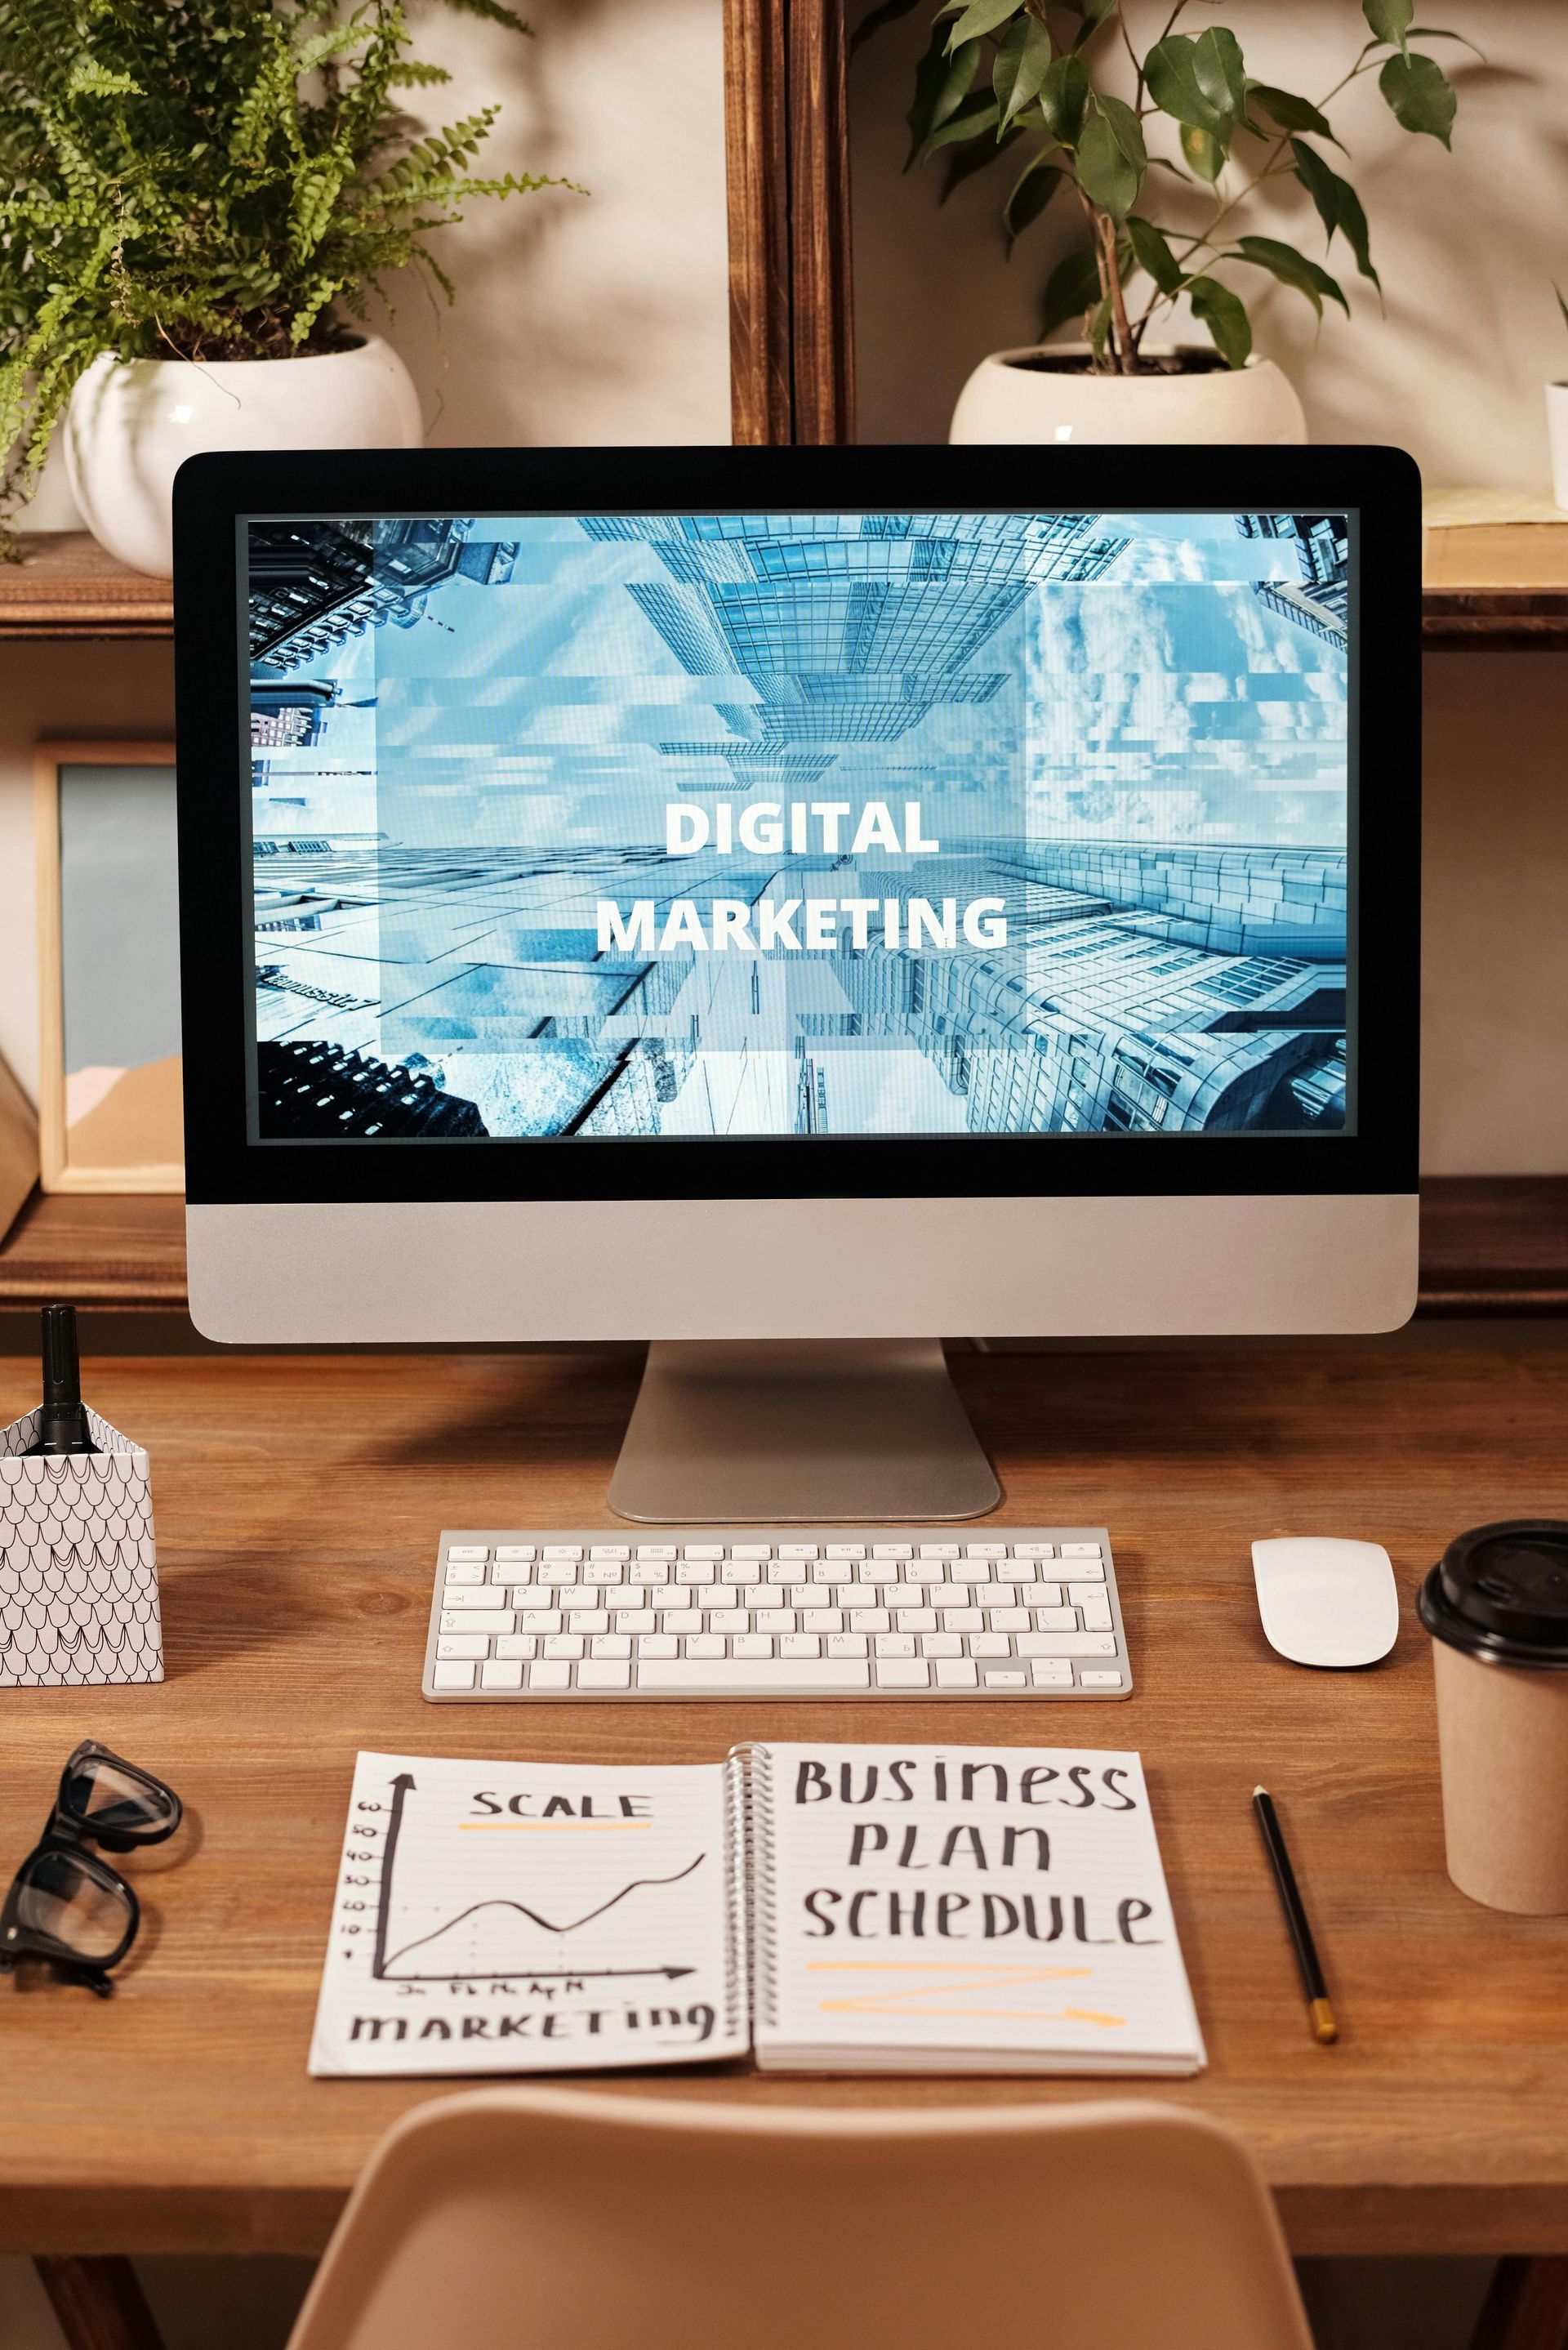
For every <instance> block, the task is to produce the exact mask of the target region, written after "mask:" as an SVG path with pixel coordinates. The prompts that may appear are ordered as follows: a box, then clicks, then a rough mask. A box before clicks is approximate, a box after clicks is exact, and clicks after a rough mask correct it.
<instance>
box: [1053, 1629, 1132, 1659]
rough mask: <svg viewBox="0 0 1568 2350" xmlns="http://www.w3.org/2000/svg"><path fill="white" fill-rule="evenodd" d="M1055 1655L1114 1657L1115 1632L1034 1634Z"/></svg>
mask: <svg viewBox="0 0 1568 2350" xmlns="http://www.w3.org/2000/svg"><path fill="white" fill-rule="evenodd" d="M1033 1637H1034V1638H1036V1639H1037V1640H1038V1641H1039V1642H1040V1645H1041V1647H1042V1648H1044V1650H1045V1651H1046V1652H1047V1653H1048V1654H1049V1655H1051V1656H1053V1657H1114V1656H1115V1655H1116V1635H1115V1634H1114V1633H1113V1632H1037V1633H1035V1634H1034V1636H1033Z"/></svg>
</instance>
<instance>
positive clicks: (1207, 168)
mask: <svg viewBox="0 0 1568 2350" xmlns="http://www.w3.org/2000/svg"><path fill="white" fill-rule="evenodd" d="M1181 151H1182V153H1183V154H1184V155H1185V156H1186V158H1187V160H1188V161H1189V163H1190V164H1191V166H1192V168H1193V170H1194V171H1195V172H1197V174H1198V176H1199V179H1200V180H1208V181H1210V182H1213V181H1215V180H1217V179H1218V178H1219V177H1220V172H1222V171H1223V170H1224V169H1225V150H1224V148H1223V147H1222V146H1221V145H1220V141H1219V140H1218V139H1215V138H1212V137H1210V133H1209V132H1208V131H1207V130H1198V129H1197V128H1196V127H1195V126H1194V125H1193V124H1191V123H1184V124H1183V125H1182V129H1181Z"/></svg>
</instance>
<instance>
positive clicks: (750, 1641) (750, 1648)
mask: <svg viewBox="0 0 1568 2350" xmlns="http://www.w3.org/2000/svg"><path fill="white" fill-rule="evenodd" d="M773 1652H774V1644H773V1638H772V1636H771V1635H770V1634H768V1633H766V1632H742V1634H740V1635H739V1637H738V1638H735V1639H733V1640H732V1641H731V1643H730V1654H731V1655H732V1657H771V1656H772V1655H773Z"/></svg>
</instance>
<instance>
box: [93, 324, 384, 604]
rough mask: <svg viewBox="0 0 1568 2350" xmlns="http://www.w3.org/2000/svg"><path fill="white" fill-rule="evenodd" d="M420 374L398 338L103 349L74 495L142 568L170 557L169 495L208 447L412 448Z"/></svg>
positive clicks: (124, 559) (118, 550) (164, 573)
mask: <svg viewBox="0 0 1568 2350" xmlns="http://www.w3.org/2000/svg"><path fill="white" fill-rule="evenodd" d="M423 433H424V420H423V418H422V417H421V413H420V399H419V394H418V392H417V391H416V390H414V384H413V379H412V377H411V376H410V373H409V371H408V369H407V368H406V367H405V366H404V365H403V362H402V360H401V359H400V358H399V357H398V355H397V353H396V351H394V350H393V349H392V348H391V347H390V345H389V344H387V343H384V342H383V341H382V340H381V338H380V337H379V335H369V336H367V337H366V338H365V340H364V341H363V342H361V343H359V344H358V345H356V347H355V348H353V349H352V350H347V351H331V352H327V353H324V354H323V355H321V356H320V357H318V358H313V359H212V360H207V359H202V360H195V359H130V360H125V361H121V360H119V359H114V358H112V357H110V356H108V355H106V356H105V357H104V358H102V359H95V360H94V362H93V364H92V366H91V367H90V368H88V371H87V373H86V374H85V375H84V376H83V378H82V380H81V381H80V382H79V383H78V386H77V388H76V390H74V391H73V392H72V394H71V398H70V405H69V407H68V408H67V411H66V414H65V420H64V425H63V434H62V437H63V439H64V442H65V453H66V470H67V473H68V474H69V476H70V484H71V494H72V495H73V497H74V498H75V499H76V502H77V504H78V506H79V507H80V509H81V515H82V520H83V521H84V522H85V523H86V524H87V526H88V529H89V530H90V531H91V533H92V535H93V536H94V537H95V538H96V539H97V540H98V542H99V546H104V547H107V548H108V550H109V554H110V555H115V556H119V560H120V561H121V563H128V564H130V567H131V568H132V570H135V571H151V572H153V573H155V574H157V575H158V576H159V577H162V578H167V577H168V576H169V573H170V570H171V567H172V565H173V559H174V549H173V541H172V524H171V515H170V494H171V489H172V487H173V483H174V476H175V474H176V473H177V472H178V471H179V469H180V467H181V466H182V464H183V463H184V462H185V460H186V458H187V457H193V456H195V455H196V454H197V453H198V452H199V451H202V450H207V449H408V448H412V447H413V446H414V445H415V444H416V443H417V442H420V441H421V439H422V438H423Z"/></svg>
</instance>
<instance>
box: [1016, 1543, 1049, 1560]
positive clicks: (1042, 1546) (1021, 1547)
mask: <svg viewBox="0 0 1568 2350" xmlns="http://www.w3.org/2000/svg"><path fill="white" fill-rule="evenodd" d="M1012 1555H1013V1557H1014V1558H1054V1557H1055V1555H1056V1545H1055V1544H1054V1543H1046V1542H1016V1543H1014V1544H1013V1545H1012Z"/></svg>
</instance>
